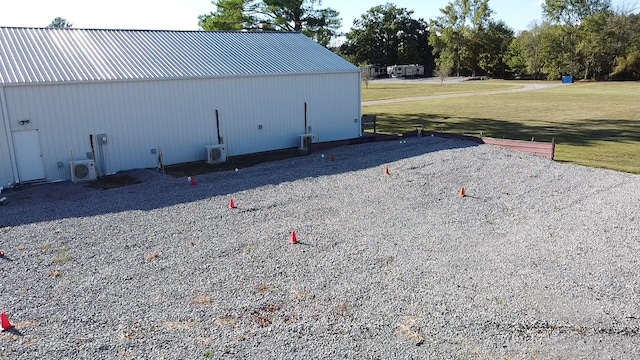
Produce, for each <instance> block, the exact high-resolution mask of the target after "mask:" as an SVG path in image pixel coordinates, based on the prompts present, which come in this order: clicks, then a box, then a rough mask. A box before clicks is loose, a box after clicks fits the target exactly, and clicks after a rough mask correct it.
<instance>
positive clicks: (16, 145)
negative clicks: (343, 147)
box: [0, 27, 361, 186]
mask: <svg viewBox="0 0 640 360" xmlns="http://www.w3.org/2000/svg"><path fill="white" fill-rule="evenodd" d="M360 92H361V90H360V71H359V69H358V68H357V67H356V66H354V65H352V64H351V63H349V62H347V61H346V60H344V59H342V58H341V57H339V56H338V55H335V54H334V53H332V52H331V51H329V50H327V49H326V48H324V47H322V46H321V45H319V44H317V43H315V42H314V41H312V40H311V39H309V38H307V37H306V36H304V35H302V34H300V33H281V32H209V31H144V30H89V29H48V28H14V27H0V186H4V184H15V183H19V182H22V183H24V182H29V181H62V180H74V179H73V178H72V173H73V171H72V170H73V169H72V167H74V166H76V164H81V165H87V166H91V170H92V171H96V172H97V173H98V174H101V175H105V174H112V173H115V172H117V171H121V170H128V169H136V168H153V167H155V166H156V165H157V163H158V155H159V152H161V153H162V155H163V157H164V162H165V164H176V163H183V162H190V161H197V160H202V161H205V160H207V159H208V160H209V161H211V162H215V161H223V160H224V158H225V157H226V156H236V155H243V154H250V153H256V152H263V151H270V150H277V149H285V148H291V147H296V146H298V145H299V144H300V143H301V135H303V136H302V137H303V138H312V139H313V142H329V141H337V140H346V139H353V138H357V137H359V136H360V129H361V126H360V100H361V93H360ZM207 146H209V150H212V149H213V150H215V152H209V151H207V150H205V147H207ZM211 156H213V157H214V158H211ZM93 160H95V164H94V163H93V162H92V161H93ZM74 176H75V175H74ZM80 176H81V177H82V176H84V174H80ZM91 176H92V174H90V175H89V177H91Z"/></svg>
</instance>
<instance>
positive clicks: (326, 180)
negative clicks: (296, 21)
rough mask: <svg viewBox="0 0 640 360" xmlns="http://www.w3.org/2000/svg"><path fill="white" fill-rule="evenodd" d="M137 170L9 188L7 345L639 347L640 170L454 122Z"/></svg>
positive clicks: (180, 349) (408, 350)
mask: <svg viewBox="0 0 640 360" xmlns="http://www.w3.org/2000/svg"><path fill="white" fill-rule="evenodd" d="M332 152H333V153H334V154H335V157H336V161H330V154H331V153H332ZM386 166H388V167H389V170H390V174H389V175H384V169H385V167H386ZM131 174H133V175H134V176H136V177H138V178H139V179H141V180H144V182H143V183H142V184H138V185H132V186H128V187H124V188H119V189H112V190H104V191H103V190H94V189H90V188H87V187H86V186H85V185H73V184H71V183H59V184H47V185H39V186H30V187H26V188H25V189H23V190H22V191H12V192H9V193H6V194H5V193H3V194H4V195H7V196H8V197H9V200H8V203H7V204H6V205H4V206H0V248H1V249H2V250H3V251H4V252H5V257H4V258H2V259H0V269H1V271H2V273H1V275H2V285H1V290H2V291H1V293H0V307H1V308H0V311H5V312H7V314H8V315H9V318H10V319H11V321H12V323H13V324H14V325H15V327H16V329H15V330H14V331H10V332H3V333H0V358H7V359H133V358H135V359H206V358H263V359H272V358H276V357H277V358H289V359H293V358H300V359H305V358H358V359H393V358H403V359H409V358H415V359H427V358H456V359H457V358H463V359H464V358H485V359H489V358H491V359H492V358H533V359H535V358H540V359H549V358H561V359H576V358H586V359H601V358H616V359H631V358H634V357H636V356H637V355H638V354H639V353H640V263H639V260H638V254H639V253H640V226H639V225H638V223H639V222H640V210H638V205H639V204H640V195H639V192H640V176H638V175H629V174H623V173H618V172H614V171H608V170H601V169H591V168H586V167H581V166H575V165H570V164H562V163H556V162H552V161H550V160H548V159H544V158H539V157H535V156H532V155H528V154H522V153H517V152H512V151H509V150H504V149H500V148H496V147H492V146H489V145H480V146H476V145H475V144H473V143H467V142H462V141H457V140H450V139H443V138H438V137H426V138H412V139H408V140H407V142H406V143H400V142H399V141H393V142H385V143H369V144H363V145H354V146H346V147H340V148H336V149H334V150H329V151H326V152H325V157H324V158H323V157H321V153H319V152H316V153H312V154H310V155H309V156H305V157H299V158H294V159H290V160H284V161H279V162H274V163H265V164H261V165H257V166H255V167H251V168H247V169H239V171H238V172H235V171H228V172H219V173H212V174H208V175H203V176H199V177H197V181H198V185H197V186H190V185H189V183H188V181H187V180H186V178H172V177H169V176H166V175H162V174H158V173H156V172H154V171H151V170H136V171H133V172H131ZM463 186H464V187H465V189H466V192H467V195H469V196H467V197H464V198H460V197H458V192H459V190H460V188H461V187H463ZM231 197H233V199H234V200H235V202H236V204H237V206H238V208H237V209H229V207H228V204H229V200H230V198H231ZM292 230H296V232H297V236H298V240H300V242H301V243H300V244H297V245H294V244H291V243H290V236H291V235H290V234H291V231H292Z"/></svg>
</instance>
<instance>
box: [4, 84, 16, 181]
mask: <svg viewBox="0 0 640 360" xmlns="http://www.w3.org/2000/svg"><path fill="white" fill-rule="evenodd" d="M4 98H5V97H4V88H3V87H0V186H2V187H5V186H7V185H8V184H9V183H13V182H14V178H15V176H17V168H16V167H15V166H16V164H15V162H14V161H13V159H12V157H11V154H12V153H13V151H12V150H13V144H11V143H10V141H11V138H10V136H11V129H10V128H9V126H10V123H9V119H8V113H7V111H6V110H7V109H6V106H5V104H4ZM14 170H15V171H14Z"/></svg>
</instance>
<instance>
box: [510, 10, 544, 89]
mask: <svg viewBox="0 0 640 360" xmlns="http://www.w3.org/2000/svg"><path fill="white" fill-rule="evenodd" d="M549 26H550V25H549V24H548V23H543V24H542V25H539V24H537V23H535V22H534V23H533V24H532V26H531V29H530V30H525V31H523V32H521V33H520V34H518V36H517V37H516V38H515V39H514V40H513V41H512V42H511V44H510V45H509V51H508V55H507V60H506V62H507V64H508V66H509V69H510V70H511V72H512V73H513V75H515V76H518V77H522V78H534V79H540V78H541V77H542V75H543V67H544V59H543V57H542V36H543V33H544V32H545V31H547V30H546V29H547V28H548V27H549Z"/></svg>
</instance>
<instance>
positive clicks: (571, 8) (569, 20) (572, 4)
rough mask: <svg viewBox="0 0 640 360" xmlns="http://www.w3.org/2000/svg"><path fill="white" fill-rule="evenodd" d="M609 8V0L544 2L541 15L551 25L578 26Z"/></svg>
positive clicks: (555, 0)
mask: <svg viewBox="0 0 640 360" xmlns="http://www.w3.org/2000/svg"><path fill="white" fill-rule="evenodd" d="M610 8H611V0H545V1H544V3H543V4H542V13H543V15H544V17H545V18H546V19H547V20H549V21H550V22H551V23H554V24H561V25H578V24H580V23H581V22H582V21H583V20H584V19H585V18H587V17H589V16H592V15H595V14H597V13H599V12H602V11H605V10H609V9H610Z"/></svg>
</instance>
